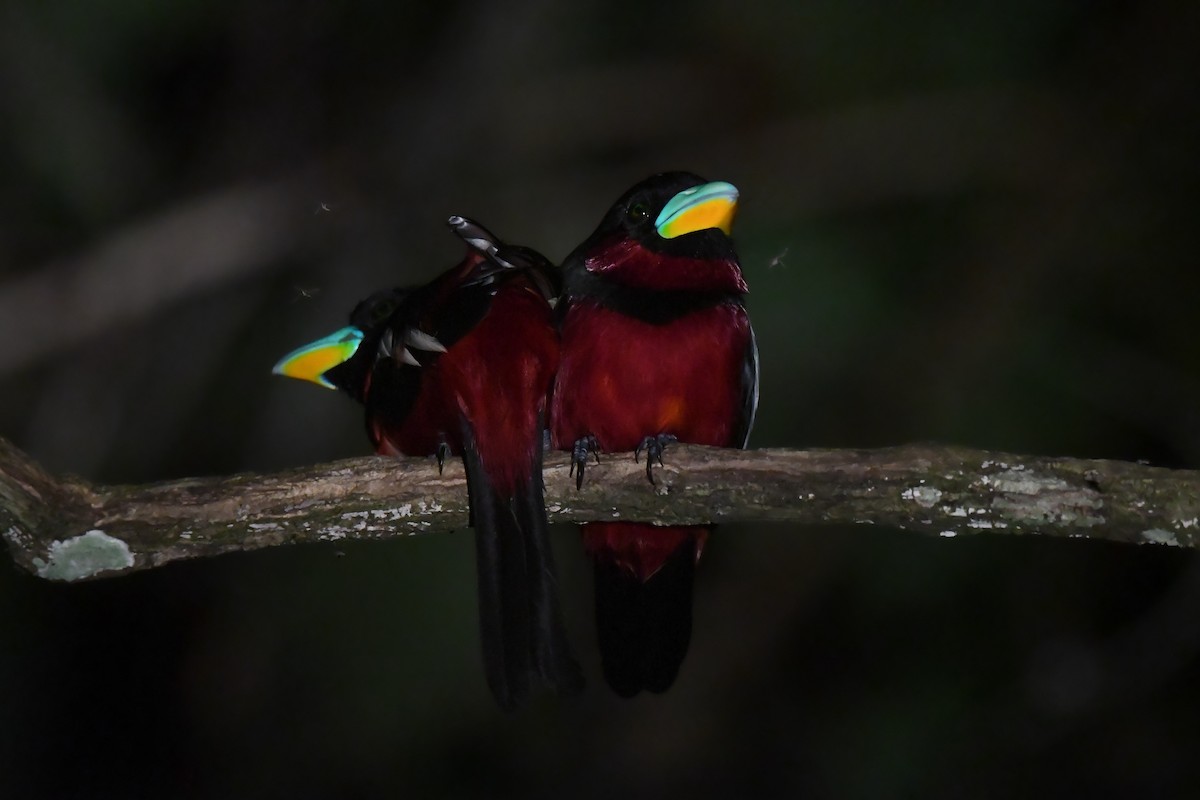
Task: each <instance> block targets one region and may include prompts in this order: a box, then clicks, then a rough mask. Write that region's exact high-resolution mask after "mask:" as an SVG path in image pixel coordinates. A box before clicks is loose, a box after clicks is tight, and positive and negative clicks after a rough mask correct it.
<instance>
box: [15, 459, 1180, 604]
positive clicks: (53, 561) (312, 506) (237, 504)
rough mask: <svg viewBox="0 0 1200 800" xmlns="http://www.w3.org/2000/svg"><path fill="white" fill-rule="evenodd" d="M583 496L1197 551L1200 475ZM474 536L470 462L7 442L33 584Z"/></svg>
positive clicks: (695, 474)
mask: <svg viewBox="0 0 1200 800" xmlns="http://www.w3.org/2000/svg"><path fill="white" fill-rule="evenodd" d="M601 458H602V461H601V463H600V464H592V465H590V466H589V467H588V471H587V481H586V482H585V483H584V486H583V488H582V489H581V490H577V489H576V488H575V482H574V479H573V478H571V477H570V476H569V475H568V474H567V473H568V467H569V464H568V459H567V457H566V455H565V454H562V453H551V454H548V455H547V459H546V461H547V463H546V469H545V481H546V504H547V507H548V510H549V514H550V521H551V522H589V521H599V520H615V519H621V520H629V521H644V522H654V523H661V524H695V523H704V522H764V521H766V522H799V523H808V524H818V523H863V524H875V525H885V526H888V527H893V528H899V529H901V530H908V531H917V532H921V533H927V534H934V535H940V536H943V537H954V536H962V535H967V534H973V533H983V532H989V533H1006V534H1027V533H1032V534H1042V535H1047V536H1065V537H1070V538H1090V539H1105V540H1108V541H1114V542H1126V543H1137V544H1144V543H1150V544H1162V545H1172V546H1182V547H1193V548H1194V547H1198V546H1200V472H1197V471H1191V470H1168V469H1162V468H1158V467H1150V466H1145V465H1142V464H1131V463H1126V462H1120V461H1094V460H1083V459H1071V458H1045V457H1035V456H1020V455H1011V454H1006V453H990V452H984V451H980V450H970V449H966V448H961V447H946V446H939V445H924V444H922V445H906V446H903V447H891V448H885V449H881V450H749V451H741V450H725V449H719V448H709V447H698V446H692V445H672V446H671V447H670V448H669V449H668V450H667V454H666V459H665V461H666V465H665V466H664V467H655V471H654V474H655V479H656V484H655V485H651V484H650V483H649V482H647V480H646V471H645V466H644V464H637V463H634V460H633V457H632V455H631V454H628V453H618V454H610V455H606V456H602V457H601ZM466 524H467V491H466V480H465V477H464V474H463V470H462V465H461V464H459V463H458V462H457V461H447V462H446V469H445V472H444V474H440V475H439V474H438V469H437V466H436V464H435V463H434V462H433V460H432V459H424V458H407V459H390V458H379V457H369V458H358V459H350V460H346V461H338V462H334V463H330V464H321V465H317V466H313V467H307V468H304V469H295V470H290V471H287V472H280V473H275V474H271V475H254V474H244V475H234V476H232V477H224V478H197V479H190V480H182V481H169V482H164V483H154V484H147V485H144V486H97V485H92V484H89V483H87V482H85V481H82V480H79V479H77V478H73V477H64V478H56V477H53V476H51V475H49V474H47V473H46V472H44V471H43V470H42V469H41V468H40V467H38V465H37V464H35V463H34V462H33V461H32V460H31V459H30V458H29V457H28V456H27V455H25V454H24V453H22V452H21V451H20V450H19V449H17V448H16V447H14V446H13V445H11V444H10V443H8V442H6V441H4V440H3V439H0V535H3V537H4V540H5V541H6V542H7V544H8V547H9V549H10V551H11V552H12V555H13V558H14V559H15V560H16V562H17V563H18V564H20V565H21V566H22V567H24V568H25V569H27V570H29V571H31V572H33V573H35V574H37V575H40V576H41V577H43V578H49V579H52V580H65V581H72V580H81V579H84V578H90V577H93V576H98V575H106V576H107V575H115V574H119V573H123V572H129V571H132V570H138V569H147V568H150V567H157V566H160V565H162V564H166V563H168V562H171V561H175V560H178V559H184V558H197V557H201V556H212V555H217V554H220V553H227V552H231V551H238V550H253V549H257V548H260V547H271V546H274V545H281V544H295V543H299V542H316V541H335V540H340V539H383V538H389V537H394V536H406V535H411V534H417V533H437V532H445V531H450V530H454V529H461V528H463V527H465V526H466Z"/></svg>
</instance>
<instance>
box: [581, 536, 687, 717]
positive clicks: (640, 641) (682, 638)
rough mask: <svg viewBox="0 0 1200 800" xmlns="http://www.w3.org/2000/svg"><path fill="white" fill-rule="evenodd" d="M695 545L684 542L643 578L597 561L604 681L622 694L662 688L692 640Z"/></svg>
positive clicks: (671, 679)
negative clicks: (649, 574) (652, 572)
mask: <svg viewBox="0 0 1200 800" xmlns="http://www.w3.org/2000/svg"><path fill="white" fill-rule="evenodd" d="M695 569H696V550H695V544H694V543H693V542H692V541H691V540H688V541H685V542H684V543H682V544H681V545H680V546H679V548H678V549H677V550H675V551H674V552H673V553H672V554H671V555H670V556H669V557H668V558H667V560H666V561H665V562H664V563H663V565H662V567H661V568H660V569H659V570H658V571H657V572H655V573H654V574H653V575H651V576H650V577H649V578H648V579H646V580H645V581H643V580H641V579H640V578H638V577H637V576H635V575H634V574H633V573H631V572H629V571H628V570H627V569H625V568H623V567H621V566H620V565H618V564H614V563H612V562H611V561H607V560H603V559H597V560H596V563H595V582H596V634H597V639H598V641H599V645H600V659H601V662H602V663H603V665H604V679H605V680H606V681H607V682H608V685H609V686H611V687H612V689H613V691H614V692H616V693H617V694H619V695H621V696H622V697H633V696H634V695H635V694H637V693H638V692H640V691H642V690H643V689H645V690H648V691H651V692H665V691H666V690H667V689H669V688H671V684H672V683H674V682H675V676H676V675H677V674H678V673H679V666H680V664H682V663H683V658H684V656H686V655H687V651H688V644H689V642H690V641H691V638H692V578H693V575H694V574H695Z"/></svg>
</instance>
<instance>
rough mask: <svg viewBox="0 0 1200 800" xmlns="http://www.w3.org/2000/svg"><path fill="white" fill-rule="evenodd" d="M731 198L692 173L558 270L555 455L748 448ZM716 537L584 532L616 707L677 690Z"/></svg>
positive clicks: (749, 342)
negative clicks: (696, 580) (695, 601)
mask: <svg viewBox="0 0 1200 800" xmlns="http://www.w3.org/2000/svg"><path fill="white" fill-rule="evenodd" d="M737 198H738V193H737V190H736V189H735V188H734V187H733V186H732V185H730V184H728V183H724V182H709V181H706V180H704V179H703V178H700V177H698V176H696V175H693V174H690V173H684V172H669V173H663V174H659V175H654V176H652V177H650V178H648V179H646V180H644V181H642V182H641V183H639V184H637V185H636V186H634V187H633V188H632V189H630V190H629V191H628V192H626V193H625V194H624V195H623V196H622V197H621V198H620V199H619V200H618V201H617V202H616V204H615V205H613V207H612V208H611V209H610V210H609V211H608V213H607V214H606V215H605V216H604V219H603V220H602V221H601V223H600V226H599V227H598V228H597V229H596V231H595V232H594V233H593V234H592V235H591V236H590V237H588V239H587V240H586V241H584V242H583V244H581V245H579V247H577V248H576V249H575V250H574V251H573V252H572V253H571V254H570V255H569V256H568V257H567V259H566V261H565V262H564V263H563V284H564V285H563V293H562V295H561V297H560V299H559V302H558V307H557V313H558V315H559V321H560V332H561V336H562V356H561V362H560V365H559V374H558V378H557V380H556V383H555V388H554V395H553V398H552V400H551V411H550V418H551V432H552V441H553V444H554V446H555V447H556V448H558V449H562V450H571V451H573V453H574V463H575V467H576V468H577V469H578V470H579V471H580V472H579V480H580V481H582V471H583V469H584V467H585V465H586V462H587V459H588V455H589V452H590V451H592V450H597V449H598V450H599V451H601V452H619V451H626V452H628V451H634V452H635V457H637V456H638V455H639V454H642V453H644V456H645V458H646V459H647V461H646V468H647V476H649V477H651V480H653V477H652V473H651V472H650V470H651V466H652V464H653V462H654V461H656V460H657V461H660V462H661V459H662V454H663V448H664V447H665V446H666V445H667V444H668V443H669V442H671V441H675V440H678V441H680V442H691V443H695V444H706V445H716V446H723V447H745V445H746V440H747V437H748V436H749V433H750V427H751V425H752V423H753V420H754V412H755V409H756V406H757V403H758V353H757V348H756V346H755V342H754V333H753V331H752V330H751V328H750V319H749V317H748V316H747V314H746V308H745V305H744V302H743V297H744V295H745V294H746V283H745V280H744V279H743V278H742V271H741V266H740V265H739V263H738V258H737V254H736V253H735V252H734V248H733V242H732V240H731V239H730V238H729V233H730V228H731V225H732V221H733V215H734V211H735V210H736V207H737ZM707 534H708V529H707V528H706V527H703V526H693V527H655V526H653V525H644V524H635V523H591V524H588V525H585V526H584V529H583V538H584V545H585V549H586V550H587V552H588V554H589V555H590V557H591V559H592V561H593V564H594V573H595V594H596V624H597V630H598V640H599V645H600V653H601V658H602V661H603V667H604V675H605V679H606V680H607V681H608V683H609V685H610V686H612V688H613V689H614V690H615V691H616V692H617V693H618V694H620V695H623V696H632V695H635V694H637V693H638V692H639V691H641V690H649V691H651V692H662V691H665V690H666V689H668V688H669V687H670V686H671V684H672V683H673V682H674V680H675V677H676V675H677V673H678V671H679V666H680V664H681V663H682V661H683V658H684V656H685V655H686V654H687V649H688V644H689V642H690V639H691V630H692V584H693V573H694V569H695V566H696V563H697V561H698V559H699V558H700V553H701V550H702V549H703V546H704V543H705V540H706V538H707Z"/></svg>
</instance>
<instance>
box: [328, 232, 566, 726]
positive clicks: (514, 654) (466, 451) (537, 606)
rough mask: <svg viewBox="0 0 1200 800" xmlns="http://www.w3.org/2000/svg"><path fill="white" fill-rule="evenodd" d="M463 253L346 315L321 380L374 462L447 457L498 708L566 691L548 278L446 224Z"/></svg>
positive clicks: (486, 239) (524, 259) (536, 258)
mask: <svg viewBox="0 0 1200 800" xmlns="http://www.w3.org/2000/svg"><path fill="white" fill-rule="evenodd" d="M451 226H452V227H453V228H454V229H455V231H456V232H457V233H458V234H459V235H460V236H461V237H462V238H463V239H464V240H465V241H467V243H468V245H469V247H470V249H469V250H468V253H467V256H466V257H465V258H464V260H463V261H462V262H461V263H460V264H459V265H458V266H456V267H454V268H452V269H450V270H448V271H447V272H445V273H443V274H442V275H440V276H439V277H438V278H436V279H434V280H433V281H432V282H430V283H429V284H427V285H425V286H421V287H417V288H411V289H393V290H389V291H385V292H379V293H377V294H375V295H373V296H372V297H370V298H368V299H367V300H365V301H363V302H362V303H360V304H359V305H358V307H357V308H356V309H355V310H354V312H353V314H352V315H351V325H352V328H356V329H357V330H359V331H361V332H362V335H363V336H362V341H361V343H360V344H359V346H358V349H357V351H356V352H355V353H354V355H353V356H352V357H350V358H349V359H348V360H346V361H345V362H344V363H342V364H340V365H338V366H336V367H333V368H331V369H329V370H327V371H326V372H325V373H324V376H325V378H326V379H327V380H328V381H330V382H331V383H333V384H334V385H336V386H338V387H339V388H342V389H344V390H345V391H347V392H348V393H349V394H351V395H353V396H354V397H356V398H357V399H358V400H360V401H361V402H362V403H363V405H364V406H365V407H366V412H367V413H366V422H367V432H368V435H369V436H370V437H371V441H372V442H373V444H374V445H375V448H376V450H377V451H378V452H379V453H381V454H391V455H395V454H403V455H434V454H437V455H438V456H439V459H440V458H442V457H444V456H445V455H446V454H448V453H452V454H457V455H461V456H462V459H463V463H464V465H465V467H466V472H467V485H468V491H469V495H470V503H471V524H472V526H473V527H474V528H475V538H476V560H477V565H478V579H479V612H480V628H481V635H482V640H483V653H484V663H485V668H486V672H487V678H488V684H489V686H490V687H491V689H492V692H493V694H494V695H495V696H496V699H497V701H498V702H499V703H500V705H501V706H502V707H504V708H506V709H508V708H512V707H513V706H515V705H516V704H517V703H518V702H520V700H521V699H522V698H523V697H524V696H525V695H526V694H527V693H528V691H529V689H530V687H531V684H532V683H534V682H538V681H540V682H543V683H546V684H548V685H549V686H551V687H552V688H554V689H556V690H558V691H561V692H567V693H573V692H577V691H579V690H580V689H581V688H582V683H583V679H582V672H581V670H580V668H579V665H578V663H577V661H576V660H575V658H574V656H573V654H572V652H571V649H570V646H569V644H568V642H567V639H566V632H565V628H564V625H563V620H562V611H561V609H560V606H559V603H558V598H557V588H556V586H555V578H554V566H553V559H552V557H551V552H550V544H549V538H548V535H547V524H546V515H545V507H544V503H543V499H542V494H543V487H542V448H543V430H544V427H545V419H546V406H547V400H548V395H549V391H550V388H551V384H552V381H553V378H554V374H555V370H556V368H557V366H558V361H559V343H558V332H557V329H556V326H555V320H554V317H553V311H552V309H551V305H550V302H549V301H550V299H551V298H552V297H553V295H554V293H555V291H556V288H557V287H556V286H555V283H556V276H555V274H554V271H553V268H552V267H551V266H550V264H549V263H548V262H547V261H546V260H545V259H544V258H543V257H542V256H540V255H539V254H538V253H536V252H535V251H532V250H529V249H527V248H521V247H512V246H509V245H505V244H504V243H503V242H499V240H497V239H496V238H495V237H494V236H492V235H491V234H490V233H488V232H487V231H486V230H485V229H483V228H482V227H481V226H479V225H478V224H476V223H473V222H471V221H470V220H466V219H464V218H462V217H452V218H451Z"/></svg>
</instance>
